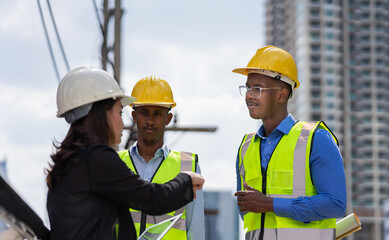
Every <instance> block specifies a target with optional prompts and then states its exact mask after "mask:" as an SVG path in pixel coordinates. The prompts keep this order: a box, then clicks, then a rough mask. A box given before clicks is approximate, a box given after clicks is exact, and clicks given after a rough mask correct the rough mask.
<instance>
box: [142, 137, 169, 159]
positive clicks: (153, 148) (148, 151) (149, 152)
mask: <svg viewBox="0 0 389 240" xmlns="http://www.w3.org/2000/svg"><path fill="white" fill-rule="evenodd" d="M137 146H138V151H139V155H140V156H141V157H142V158H143V159H144V160H145V161H146V163H148V162H149V161H150V160H151V159H152V158H153V157H154V155H155V153H156V152H157V150H158V149H160V148H161V147H162V146H163V142H161V143H146V142H144V141H140V140H139V139H138V145H137Z"/></svg>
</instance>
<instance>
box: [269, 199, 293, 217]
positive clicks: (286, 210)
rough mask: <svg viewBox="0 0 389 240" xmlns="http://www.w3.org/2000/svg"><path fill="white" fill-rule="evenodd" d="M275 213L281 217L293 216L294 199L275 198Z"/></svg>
mask: <svg viewBox="0 0 389 240" xmlns="http://www.w3.org/2000/svg"><path fill="white" fill-rule="evenodd" d="M273 211H274V214H275V215H277V216H279V217H288V218H290V217H291V216H292V199H288V198H273Z"/></svg>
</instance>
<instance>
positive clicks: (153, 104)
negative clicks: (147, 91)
mask: <svg viewBox="0 0 389 240" xmlns="http://www.w3.org/2000/svg"><path fill="white" fill-rule="evenodd" d="M176 105H177V104H176V103H173V104H172V103H159V102H158V103H150V102H134V103H132V104H130V107H133V108H134V107H141V106H160V107H165V108H174V107H175V106H176Z"/></svg>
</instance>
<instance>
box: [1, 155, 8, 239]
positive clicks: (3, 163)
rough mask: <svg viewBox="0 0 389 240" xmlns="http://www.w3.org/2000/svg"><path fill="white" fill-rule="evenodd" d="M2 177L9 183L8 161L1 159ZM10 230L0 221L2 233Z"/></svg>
mask: <svg viewBox="0 0 389 240" xmlns="http://www.w3.org/2000/svg"><path fill="white" fill-rule="evenodd" d="M0 176H1V177H2V178H3V179H4V180H6V181H8V178H7V160H6V159H0ZM7 229H8V226H6V225H5V224H4V223H3V222H2V221H0V233H2V232H4V231H5V230H7Z"/></svg>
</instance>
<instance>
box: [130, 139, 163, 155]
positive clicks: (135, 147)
mask: <svg viewBox="0 0 389 240" xmlns="http://www.w3.org/2000/svg"><path fill="white" fill-rule="evenodd" d="M129 152H130V155H136V156H138V157H140V158H142V157H141V156H140V154H139V149H138V141H136V142H135V143H134V144H133V145H132V146H131V147H130V149H129ZM169 153H170V150H169V148H168V147H167V145H166V144H165V143H164V144H163V145H162V147H161V148H159V149H158V150H157V151H156V152H155V154H154V158H155V157H159V156H163V158H164V159H165V158H167V156H168V155H169ZM142 159H143V158H142Z"/></svg>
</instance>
